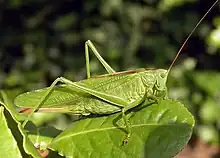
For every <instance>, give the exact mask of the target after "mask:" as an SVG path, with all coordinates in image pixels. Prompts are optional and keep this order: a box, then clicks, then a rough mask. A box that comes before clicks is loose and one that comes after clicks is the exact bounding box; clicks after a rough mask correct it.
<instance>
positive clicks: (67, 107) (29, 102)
mask: <svg viewBox="0 0 220 158" xmlns="http://www.w3.org/2000/svg"><path fill="white" fill-rule="evenodd" d="M75 83H77V84H79V85H81V86H85V87H87V88H91V89H94V90H98V91H100V92H104V93H108V94H111V95H115V96H118V97H120V98H122V99H124V100H126V101H127V102H128V103H130V102H133V101H135V100H137V99H140V98H143V97H144V94H145V87H144V85H143V83H142V81H141V79H140V77H138V75H137V74H136V73H135V74H118V75H113V76H112V75H111V76H106V77H103V78H102V77H100V78H90V79H87V80H82V81H79V82H75ZM46 90H47V88H44V89H40V90H35V91H31V92H27V93H24V94H21V95H19V96H18V97H16V99H15V104H16V105H17V106H19V107H25V108H33V107H35V106H36V104H37V103H38V102H39V100H40V99H41V98H42V97H43V95H44V94H45V91H46ZM41 108H51V109H52V108H53V109H57V110H58V111H59V112H73V113H81V114H83V113H84V114H89V113H98V114H108V113H112V112H117V111H120V110H121V108H120V107H118V106H116V105H113V104H110V103H108V102H106V101H103V100H101V99H98V98H96V97H94V96H92V95H90V94H88V93H84V92H81V91H79V90H76V89H72V88H71V87H70V86H68V85H65V84H63V85H59V86H56V87H55V89H54V91H53V92H52V93H51V95H50V96H49V97H48V99H47V100H46V101H45V103H44V104H43V105H42V106H41Z"/></svg>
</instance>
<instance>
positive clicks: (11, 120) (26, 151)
mask: <svg viewBox="0 0 220 158" xmlns="http://www.w3.org/2000/svg"><path fill="white" fill-rule="evenodd" d="M1 94H2V97H3V99H4V102H5V103H3V102H1V101H0V104H2V105H3V106H4V107H5V108H6V109H7V110H5V116H6V120H7V122H8V126H9V128H10V129H11V131H12V134H13V136H14V138H15V139H16V141H17V144H18V147H19V149H20V151H21V153H22V156H23V157H28V156H30V155H31V156H32V157H34V158H41V156H40V155H39V153H38V151H37V149H36V148H35V147H34V145H33V144H32V143H31V141H30V140H29V139H28V137H27V135H26V133H25V130H24V129H23V127H22V126H21V123H20V122H19V121H18V120H17V118H18V117H17V116H18V113H16V111H15V110H12V109H13V108H12V107H13V104H11V103H10V99H9V98H8V97H7V96H6V94H5V93H4V92H3V91H1ZM24 155H25V156H24ZM14 157H16V156H14Z"/></svg>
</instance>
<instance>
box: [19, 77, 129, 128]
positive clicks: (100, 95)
mask: <svg viewBox="0 0 220 158" xmlns="http://www.w3.org/2000/svg"><path fill="white" fill-rule="evenodd" d="M58 82H62V83H65V84H67V85H69V86H70V87H71V88H72V89H73V90H74V89H76V90H80V91H82V92H85V93H88V94H91V95H93V96H95V97H97V98H99V99H102V100H105V101H107V102H109V103H112V104H113V106H114V105H115V106H119V107H125V106H127V105H128V103H127V102H126V101H125V100H124V99H122V98H119V97H117V96H114V95H111V94H106V93H102V92H99V91H96V90H93V89H90V88H87V87H85V86H82V85H79V84H76V83H75V82H72V81H70V80H68V79H66V78H64V77H59V78H57V79H56V80H55V81H54V82H53V83H52V84H51V86H50V87H49V88H48V90H47V91H46V92H45V95H44V96H43V97H42V98H41V100H40V101H39V103H38V104H37V106H36V107H35V108H34V109H33V111H32V112H31V113H30V114H29V115H28V117H27V119H26V120H25V121H24V123H23V127H24V126H25V125H26V123H27V121H28V120H29V119H30V117H31V116H32V115H33V113H34V112H36V111H37V110H38V109H39V108H40V107H41V106H42V105H43V103H44V102H45V101H46V100H47V98H48V97H49V96H50V94H51V93H52V91H53V89H54V87H55V85H56V84H57V83H58Z"/></svg>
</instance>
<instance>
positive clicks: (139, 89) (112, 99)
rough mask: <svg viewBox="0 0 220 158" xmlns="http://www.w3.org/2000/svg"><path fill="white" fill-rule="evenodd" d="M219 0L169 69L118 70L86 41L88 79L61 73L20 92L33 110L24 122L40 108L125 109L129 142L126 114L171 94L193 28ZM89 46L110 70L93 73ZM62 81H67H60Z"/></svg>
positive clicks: (74, 110) (18, 101)
mask: <svg viewBox="0 0 220 158" xmlns="http://www.w3.org/2000/svg"><path fill="white" fill-rule="evenodd" d="M217 2H218V0H217V1H216V2H215V3H214V4H213V5H212V6H211V7H210V8H209V10H208V11H207V12H206V13H205V15H204V16H203V17H202V18H201V19H200V21H199V22H198V23H197V24H196V26H195V27H194V29H193V30H192V31H191V33H190V34H189V36H188V37H187V38H186V40H185V41H184V43H183V45H182V46H181V48H180V49H179V51H178V53H177V55H176V56H175V58H174V60H173V62H172V63H171V65H170V67H169V69H168V70H165V69H145V68H140V69H137V70H129V71H122V72H115V71H114V69H112V68H111V67H110V66H109V65H108V64H107V63H106V61H105V60H104V59H103V58H102V57H101V56H100V54H99V53H98V51H97V50H96V48H95V46H94V45H93V43H92V42H91V41H90V40H88V41H86V42H85V57H86V71H87V79H85V80H81V81H79V82H72V81H70V80H68V79H66V78H64V77H59V78H57V79H56V80H55V81H54V82H53V83H52V84H51V86H50V87H48V88H44V89H40V90H35V91H31V92H26V93H23V94H20V95H19V96H17V97H16V98H15V105H17V106H19V107H23V108H25V110H23V112H29V111H31V112H30V114H29V115H28V118H27V119H26V120H25V121H24V123H23V126H25V125H26V123H27V121H28V120H29V119H30V117H31V116H32V114H33V113H34V112H37V111H39V112H59V113H72V114H80V115H90V114H112V113H116V112H121V114H122V118H123V120H124V123H125V128H126V131H127V136H126V139H125V141H124V142H125V143H126V142H127V141H128V139H129V137H130V135H131V129H130V125H129V123H128V119H127V117H126V114H125V113H126V111H128V110H130V109H132V108H133V107H136V106H138V105H140V104H141V103H143V102H144V101H146V100H149V99H150V100H153V101H155V102H157V101H158V100H160V99H166V98H167V87H166V82H167V77H168V75H169V72H170V70H171V68H172V66H173V64H174V63H175V61H176V60H177V58H178V56H179V54H180V52H181V51H182V49H183V47H184V46H185V44H186V43H187V41H188V40H189V38H190V37H191V35H192V34H193V32H194V31H195V30H196V28H197V27H198V25H199V24H200V23H201V22H202V20H203V19H204V18H205V16H206V15H207V14H208V13H209V12H210V11H211V9H212V8H213V7H214V5H215V4H216V3H217ZM89 48H90V49H91V50H92V52H93V53H94V54H95V56H96V57H97V58H98V59H99V61H100V62H101V63H102V65H103V66H104V68H105V69H106V70H107V72H108V74H104V75H100V76H95V77H91V75H90V63H89ZM58 82H61V83H63V84H61V85H57V83H58Z"/></svg>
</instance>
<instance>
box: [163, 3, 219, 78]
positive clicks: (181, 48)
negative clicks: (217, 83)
mask: <svg viewBox="0 0 220 158" xmlns="http://www.w3.org/2000/svg"><path fill="white" fill-rule="evenodd" d="M216 3H218V0H216V1H215V3H214V4H213V5H212V6H211V7H210V8H209V10H208V11H207V12H206V13H205V15H203V17H202V18H201V19H200V20H199V22H198V23H197V24H196V26H195V27H194V28H193V30H192V31H191V32H190V34H189V36H188V37H187V38H186V40H185V41H184V43H183V44H182V46H181V47H180V49H179V51H178V53H177V54H176V56H175V58H174V59H173V62H172V63H171V65H170V67H169V69H168V72H167V73H168V74H169V72H170V69H171V68H172V67H173V64H174V63H175V61H176V59H177V58H178V56H179V55H180V53H181V51H182V50H183V48H184V46H185V45H186V43H187V42H188V40H189V38H190V37H191V36H192V34H193V33H194V32H195V30H196V28H197V27H198V26H199V24H200V23H201V22H202V21H203V19H204V18H205V17H206V15H207V14H208V13H209V12H210V11H211V10H212V8H213V7H214V6H215V5H216Z"/></svg>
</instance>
